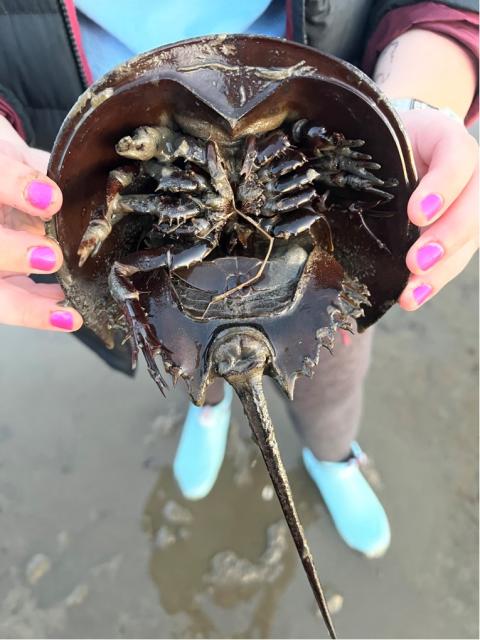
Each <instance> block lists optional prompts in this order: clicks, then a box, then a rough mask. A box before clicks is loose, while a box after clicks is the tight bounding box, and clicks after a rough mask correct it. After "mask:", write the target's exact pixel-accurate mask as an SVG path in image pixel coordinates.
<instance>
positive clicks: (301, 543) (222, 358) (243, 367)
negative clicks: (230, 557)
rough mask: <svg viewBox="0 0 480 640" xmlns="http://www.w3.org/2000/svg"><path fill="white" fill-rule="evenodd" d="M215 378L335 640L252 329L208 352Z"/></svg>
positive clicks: (263, 346)
mask: <svg viewBox="0 0 480 640" xmlns="http://www.w3.org/2000/svg"><path fill="white" fill-rule="evenodd" d="M212 351H213V354H212V356H213V357H212V359H213V362H214V366H215V368H216V370H217V374H218V375H221V376H222V377H224V378H225V379H226V380H227V381H228V382H229V383H230V384H231V385H232V387H233V388H234V389H235V391H236V393H237V395H238V397H239V398H240V401H241V403H242V405H243V409H244V411H245V415H246V416H247V419H248V422H249V424H250V428H251V429H252V432H253V434H254V436H255V438H256V441H257V444H258V446H259V447H260V451H261V452H262V456H263V459H264V460H265V464H266V465H267V469H268V473H269V474H270V478H271V480H272V483H273V486H274V488H275V492H276V494H277V497H278V500H279V502H280V506H281V508H282V511H283V514H284V516H285V520H286V521H287V524H288V527H289V529H290V533H291V534H292V538H293V541H294V543H295V546H296V548H297V551H298V555H299V556H300V560H301V561H302V564H303V568H304V569H305V573H306V574H307V578H308V581H309V582H310V586H311V588H312V591H313V593H314V595H315V599H316V601H317V604H318V607H319V609H320V613H321V614H322V617H323V620H324V622H325V625H326V627H327V629H328V633H329V635H330V638H336V637H337V636H336V633H335V628H334V626H333V622H332V619H331V616H330V612H329V610H328V606H327V603H326V600H325V595H324V593H323V589H322V586H321V584H320V580H319V578H318V575H317V571H316V569H315V564H314V562H313V558H312V554H311V552H310V549H309V547H308V543H307V540H306V538H305V533H304V531H303V527H302V525H301V523H300V520H299V517H298V514H297V510H296V508H295V504H294V501H293V496H292V492H291V489H290V483H289V482H288V477H287V473H286V471H285V467H284V465H283V462H282V458H281V456H280V450H279V448H278V444H277V439H276V437H275V431H274V428H273V424H272V421H271V419H270V415H269V413H268V408H267V403H266V399H265V395H264V392H263V383H262V378H263V372H264V369H265V367H266V366H268V362H269V359H270V356H271V352H270V348H269V345H268V343H267V340H266V339H265V337H264V336H263V335H262V334H260V332H259V331H256V330H254V329H250V330H248V329H247V330H246V329H243V331H242V332H238V330H233V331H232V330H227V331H225V332H224V333H223V335H222V336H219V337H218V338H217V340H216V341H215V343H214V347H213V349H212Z"/></svg>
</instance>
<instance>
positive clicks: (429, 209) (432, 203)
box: [420, 193, 443, 220]
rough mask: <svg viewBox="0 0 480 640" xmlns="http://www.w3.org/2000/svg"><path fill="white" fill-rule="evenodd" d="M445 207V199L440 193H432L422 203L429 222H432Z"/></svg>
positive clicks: (421, 206) (421, 205)
mask: <svg viewBox="0 0 480 640" xmlns="http://www.w3.org/2000/svg"><path fill="white" fill-rule="evenodd" d="M442 205H443V198H442V196H439V195H438V193H430V194H429V195H428V196H425V197H424V198H423V200H421V202H420V208H421V209H422V212H423V214H424V215H425V217H426V219H427V220H431V219H432V218H433V216H434V215H435V214H436V213H438V212H439V211H440V209H441V208H442Z"/></svg>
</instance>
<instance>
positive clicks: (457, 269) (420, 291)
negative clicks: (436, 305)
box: [398, 241, 477, 311]
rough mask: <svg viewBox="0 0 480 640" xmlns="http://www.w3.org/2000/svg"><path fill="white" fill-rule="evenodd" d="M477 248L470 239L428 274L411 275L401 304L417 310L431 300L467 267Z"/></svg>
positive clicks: (406, 308)
mask: <svg viewBox="0 0 480 640" xmlns="http://www.w3.org/2000/svg"><path fill="white" fill-rule="evenodd" d="M476 250H477V248H476V244H475V242H474V241H470V242H469V243H468V244H466V245H465V246H464V247H462V249H460V251H457V253H455V254H454V255H453V256H451V257H450V258H448V259H446V260H445V262H442V263H440V264H438V265H437V266H436V267H435V268H433V269H432V270H431V271H430V272H429V273H428V274H425V275H424V276H418V275H411V276H410V279H409V281H408V284H407V286H406V287H405V289H404V291H403V292H402V294H401V296H400V298H399V300H398V303H399V305H400V306H401V307H402V308H403V309H405V310H406V311H415V310H416V309H418V308H419V307H421V306H422V305H423V304H425V302H427V300H431V299H432V298H433V297H434V296H435V295H436V294H437V293H438V292H439V291H440V290H441V289H442V288H443V287H444V286H445V285H446V284H448V282H450V280H453V278H455V277H456V276H458V274H459V273H461V272H462V271H463V270H464V269H465V267H466V266H467V264H468V263H469V262H470V260H471V258H472V256H473V255H474V254H475V252H476Z"/></svg>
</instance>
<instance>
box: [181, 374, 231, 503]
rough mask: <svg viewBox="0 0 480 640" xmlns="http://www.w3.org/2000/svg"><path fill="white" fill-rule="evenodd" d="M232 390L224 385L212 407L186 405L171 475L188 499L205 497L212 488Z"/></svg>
mask: <svg viewBox="0 0 480 640" xmlns="http://www.w3.org/2000/svg"><path fill="white" fill-rule="evenodd" d="M232 397H233V391H232V388H231V386H230V385H229V384H225V395H224V398H223V400H222V401H221V402H220V403H219V404H217V405H215V406H213V407H212V406H209V405H207V406H204V407H196V406H195V405H193V404H190V408H189V409H188V413H187V417H186V418H185V422H184V424H183V429H182V435H181V436H180V442H179V444H178V448H177V453H176V454H175V460H174V462H173V474H174V476H175V479H176V481H177V483H178V486H179V487H180V490H181V492H182V493H183V495H184V497H185V498H187V499H188V500H200V499H201V498H205V496H207V495H208V494H209V493H210V491H211V490H212V487H213V485H214V484H215V481H216V479H217V476H218V473H219V471H220V467H221V466H222V462H223V458H224V456H225V449H226V446H227V436H228V428H229V426H230V416H231V407H232Z"/></svg>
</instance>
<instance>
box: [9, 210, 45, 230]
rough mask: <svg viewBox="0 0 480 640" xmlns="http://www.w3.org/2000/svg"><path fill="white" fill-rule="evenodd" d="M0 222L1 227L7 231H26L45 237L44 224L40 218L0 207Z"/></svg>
mask: <svg viewBox="0 0 480 640" xmlns="http://www.w3.org/2000/svg"><path fill="white" fill-rule="evenodd" d="M0 221H1V225H2V226H3V227H8V229H16V230H17V231H28V232H29V233H34V234H35V235H37V236H44V235H45V223H44V221H43V220H42V219H41V218H35V217H34V216H30V215H28V213H23V211H19V210H18V209H14V208H13V207H2V206H0Z"/></svg>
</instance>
